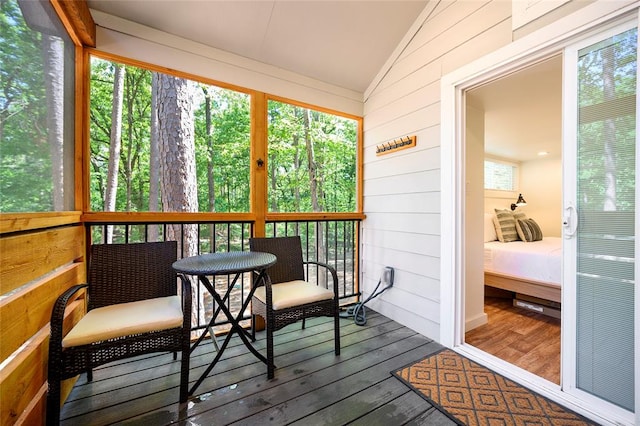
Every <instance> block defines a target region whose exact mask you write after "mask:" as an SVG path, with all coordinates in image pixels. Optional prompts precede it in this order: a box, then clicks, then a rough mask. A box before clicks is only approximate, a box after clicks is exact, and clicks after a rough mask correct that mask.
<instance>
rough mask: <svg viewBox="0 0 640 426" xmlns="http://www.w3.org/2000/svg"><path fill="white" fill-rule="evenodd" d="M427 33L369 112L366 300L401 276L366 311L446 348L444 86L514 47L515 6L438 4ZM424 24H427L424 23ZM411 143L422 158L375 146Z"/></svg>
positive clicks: (406, 50) (371, 96)
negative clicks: (390, 273)
mask: <svg viewBox="0 0 640 426" xmlns="http://www.w3.org/2000/svg"><path fill="white" fill-rule="evenodd" d="M422 16H423V17H424V19H425V20H424V22H422V23H421V24H422V25H421V26H420V28H419V30H418V31H417V33H415V35H413V37H412V38H410V41H409V42H408V44H407V45H406V46H400V47H399V49H400V51H401V53H400V54H399V55H398V56H397V58H396V59H395V61H394V62H393V64H392V65H391V67H390V68H389V69H388V70H387V71H386V74H384V77H382V78H381V79H380V80H379V81H377V82H374V83H373V84H372V87H370V88H369V91H368V92H367V94H366V98H365V105H364V111H365V112H364V130H365V134H364V165H365V171H364V177H365V182H364V196H365V200H364V209H365V213H366V215H367V219H366V220H365V221H364V224H363V233H362V235H363V241H362V254H363V264H362V273H363V276H362V281H361V283H362V285H363V291H364V293H365V297H366V296H368V295H369V294H370V293H371V292H372V291H373V289H374V288H375V285H376V284H377V282H378V279H379V276H380V274H381V272H382V270H383V268H384V266H392V267H394V268H395V271H396V274H395V278H396V280H395V284H394V289H393V290H392V291H388V292H386V293H384V294H383V295H382V296H380V297H378V298H375V299H372V300H371V301H370V302H368V303H367V305H368V306H371V307H372V308H374V309H375V310H377V311H379V312H381V313H383V314H384V315H388V316H389V317H390V318H393V319H394V320H396V321H398V322H400V323H402V324H404V325H406V326H408V327H411V328H413V329H414V330H416V331H418V332H420V333H421V334H424V335H427V336H429V337H431V338H434V339H436V340H438V339H439V322H440V320H439V316H440V305H439V300H440V239H441V237H442V238H445V236H441V235H440V210H441V209H440V191H441V188H440V167H441V165H440V126H439V125H440V78H441V76H442V75H444V74H446V73H448V72H450V71H452V70H454V69H456V68H458V67H460V66H462V65H464V64H466V63H468V62H471V61H473V60H475V59H477V58H479V57H481V56H483V55H485V54H487V53H489V52H492V51H494V50H496V49H498V48H500V47H502V46H504V45H506V44H508V43H510V42H511V40H512V32H511V3H510V2H509V1H504V0H495V1H484V2H483V1H464V0H461V1H440V2H433V3H432V4H430V5H428V6H427V8H426V9H425V13H423V15H422ZM417 24H420V23H417ZM407 135H416V136H417V146H416V147H415V148H411V149H406V150H402V151H398V152H397V153H391V154H387V155H382V156H376V153H375V147H376V145H378V144H380V143H383V142H386V141H389V140H393V139H396V138H400V137H402V136H407Z"/></svg>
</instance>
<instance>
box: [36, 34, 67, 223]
mask: <svg viewBox="0 0 640 426" xmlns="http://www.w3.org/2000/svg"><path fill="white" fill-rule="evenodd" d="M42 55H43V59H44V74H45V78H44V83H45V90H46V96H47V98H46V99H47V142H48V143H49V152H50V155H51V178H52V179H51V182H52V183H53V199H52V202H53V210H54V211H63V210H66V209H65V205H64V156H63V151H64V108H63V105H64V43H63V42H62V40H60V38H58V37H52V36H47V35H43V36H42Z"/></svg>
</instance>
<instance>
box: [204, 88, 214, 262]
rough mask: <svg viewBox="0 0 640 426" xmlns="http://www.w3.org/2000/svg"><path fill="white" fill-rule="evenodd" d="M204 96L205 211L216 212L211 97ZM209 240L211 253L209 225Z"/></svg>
mask: <svg viewBox="0 0 640 426" xmlns="http://www.w3.org/2000/svg"><path fill="white" fill-rule="evenodd" d="M204 95H205V104H204V109H205V122H206V125H205V126H206V128H205V132H206V134H207V184H208V188H207V189H208V194H209V209H208V210H207V211H210V212H215V211H216V192H215V181H214V179H213V156H214V150H213V125H212V124H211V95H210V94H209V91H208V90H207V89H206V88H205V89H204ZM209 240H210V244H211V251H214V249H215V246H216V238H215V225H211V228H210V231H209Z"/></svg>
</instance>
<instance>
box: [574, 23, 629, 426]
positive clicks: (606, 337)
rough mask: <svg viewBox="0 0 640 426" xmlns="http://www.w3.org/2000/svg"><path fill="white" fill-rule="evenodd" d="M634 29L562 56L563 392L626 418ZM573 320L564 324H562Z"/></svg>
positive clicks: (602, 37)
mask: <svg viewBox="0 0 640 426" xmlns="http://www.w3.org/2000/svg"><path fill="white" fill-rule="evenodd" d="M637 40H638V33H637V28H636V24H635V23H629V24H626V25H622V26H618V27H616V28H612V29H611V30H609V31H607V32H606V33H602V34H600V35H599V36H597V37H594V38H592V39H590V40H587V41H584V42H581V43H580V44H577V45H574V46H571V47H570V48H568V49H567V50H566V52H565V53H566V54H565V70H564V72H565V92H564V98H565V99H564V102H565V110H564V114H565V120H564V123H565V124H566V127H567V128H566V129H565V134H564V191H563V192H564V194H563V207H564V218H563V225H564V237H565V239H566V240H565V245H564V259H563V267H564V280H563V286H564V287H563V293H564V295H563V297H564V299H563V311H564V313H563V333H564V339H563V346H564V348H563V380H562V385H563V388H564V390H565V391H567V392H570V393H573V394H574V395H576V396H578V397H579V398H581V399H583V400H591V399H592V398H593V399H592V400H593V402H594V403H595V404H602V409H612V410H616V411H619V414H620V416H621V417H622V418H633V415H632V414H630V413H632V412H634V411H635V400H636V395H635V393H636V392H635V389H636V385H635V382H636V377H635V374H636V373H635V365H636V353H635V347H636V343H635V339H636V338H635V326H634V324H635V322H636V319H635V318H636V315H637V314H636V309H635V304H636V303H635V299H636V291H635V281H636V279H635V278H636V270H637V266H636V261H635V253H636V246H637V243H636V238H635V229H636V227H635V225H636V222H637V218H636V192H637V191H636V184H635V182H636V171H637V169H638V166H637V164H638V162H637V152H636V151H637V150H636V146H637V136H636V127H637V122H638V120H637V110H636V103H637V101H636V87H637V78H636V77H637V63H638V58H637V46H638V43H637ZM569 324H571V326H568V325H569Z"/></svg>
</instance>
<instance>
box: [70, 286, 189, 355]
mask: <svg viewBox="0 0 640 426" xmlns="http://www.w3.org/2000/svg"><path fill="white" fill-rule="evenodd" d="M182 321H183V316H182V306H181V300H180V296H168V297H158V298H155V299H148V300H141V301H138V302H130V303H121V304H118V305H111V306H105V307H103V308H97V309H92V310H90V311H89V312H87V315H85V316H84V317H83V318H82V319H81V320H80V321H79V322H78V324H76V325H75V326H74V327H73V329H71V331H70V332H69V333H68V334H67V335H66V336H65V337H64V339H63V340H62V346H63V347H71V346H81V345H86V344H89V343H94V342H100V341H102V340H107V339H113V338H116V337H123V336H129V335H132V334H139V333H145V332H149V331H157V330H167V329H169V328H175V327H181V326H182Z"/></svg>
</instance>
